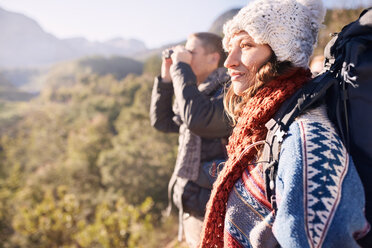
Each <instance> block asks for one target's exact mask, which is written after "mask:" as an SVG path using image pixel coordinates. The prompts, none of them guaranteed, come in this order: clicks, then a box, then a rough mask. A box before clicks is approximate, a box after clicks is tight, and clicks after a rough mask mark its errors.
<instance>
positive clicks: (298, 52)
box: [223, 0, 326, 67]
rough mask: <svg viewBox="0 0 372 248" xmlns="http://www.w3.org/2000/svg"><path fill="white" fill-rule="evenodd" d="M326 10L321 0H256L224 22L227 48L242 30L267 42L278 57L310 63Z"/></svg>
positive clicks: (304, 63)
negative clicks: (235, 35)
mask: <svg viewBox="0 0 372 248" xmlns="http://www.w3.org/2000/svg"><path fill="white" fill-rule="evenodd" d="M325 12H326V10H325V8H324V7H323V3H322V1H321V0H254V1H252V2H250V3H249V4H248V5H247V6H246V7H244V8H242V9H241V10H240V11H239V13H238V14H237V15H236V16H235V17H234V18H233V19H232V20H230V21H228V22H227V23H226V24H225V25H224V27H223V32H224V34H225V37H224V39H223V45H224V48H225V50H227V49H226V48H227V44H228V43H229V41H230V39H231V37H232V36H233V35H234V34H236V33H237V32H239V31H242V30H243V31H246V32H247V33H248V34H249V35H250V36H251V37H252V38H253V40H254V41H255V42H256V43H257V44H268V45H269V46H270V47H271V49H272V50H273V51H274V53H275V55H276V56H277V59H278V61H290V62H292V63H293V64H294V65H295V66H298V67H307V66H308V64H309V57H310V56H311V54H312V52H313V48H314V45H315V43H316V41H317V35H318V31H319V28H320V27H321V26H322V24H321V23H322V22H323V19H324V15H325Z"/></svg>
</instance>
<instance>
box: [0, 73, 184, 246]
mask: <svg viewBox="0 0 372 248" xmlns="http://www.w3.org/2000/svg"><path fill="white" fill-rule="evenodd" d="M65 79H66V78H65ZM53 80H56V82H57V81H58V82H59V83H58V87H46V88H45V89H44V90H43V91H42V92H41V94H40V97H38V98H36V99H34V100H33V101H31V102H30V103H29V104H28V106H24V108H23V110H22V111H20V112H19V113H18V115H17V116H18V117H17V118H16V119H14V120H13V121H12V122H11V124H10V123H8V124H6V123H7V122H6V121H5V118H4V119H1V118H0V127H1V129H0V130H2V132H1V133H0V146H1V148H2V150H0V158H2V160H1V161H2V163H1V164H0V185H1V188H0V200H1V204H0V210H1V213H2V214H1V215H0V228H2V229H1V231H0V243H1V244H4V245H5V246H6V247H17V246H19V247H141V245H143V244H145V243H147V244H149V245H148V246H146V247H157V245H158V243H157V242H156V241H155V240H157V239H158V238H157V235H155V233H156V231H155V230H156V229H154V225H156V223H157V222H158V221H159V220H161V210H163V209H164V207H165V206H166V204H167V193H166V192H167V183H168V180H169V178H170V175H171V172H172V166H173V164H174V161H175V156H176V144H177V143H176V141H177V135H165V134H162V133H159V132H157V131H156V130H154V129H153V128H152V127H151V126H150V122H149V116H148V111H149V104H150V97H151V89H152V83H153V77H152V76H150V75H147V74H145V75H142V76H135V75H133V74H130V75H128V76H127V77H126V78H125V79H123V80H117V79H116V78H115V76H113V75H105V76H101V75H95V74H90V75H88V74H86V75H82V74H81V75H75V76H74V77H73V80H72V81H71V82H72V83H71V84H69V83H67V84H66V85H63V84H62V82H63V81H59V80H62V79H61V78H59V77H58V76H57V78H54V79H53V78H52V79H51V81H52V82H53ZM4 106H5V105H4ZM17 168H18V169H17ZM17 180H18V184H17V187H15V186H14V183H12V181H13V182H14V181H17ZM12 185H13V186H12ZM149 197H151V198H150V199H152V200H151V201H150V200H148V199H149ZM151 244H152V245H151ZM0 247H1V246H0Z"/></svg>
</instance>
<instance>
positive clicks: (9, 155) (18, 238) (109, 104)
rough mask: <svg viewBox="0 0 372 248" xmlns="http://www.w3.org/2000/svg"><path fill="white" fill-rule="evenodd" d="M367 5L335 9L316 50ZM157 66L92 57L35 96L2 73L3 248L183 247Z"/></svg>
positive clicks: (46, 79) (50, 77)
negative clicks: (155, 102)
mask: <svg viewBox="0 0 372 248" xmlns="http://www.w3.org/2000/svg"><path fill="white" fill-rule="evenodd" d="M360 12H361V11H360V10H332V11H328V13H327V17H326V25H325V29H324V30H322V33H321V34H320V37H319V41H320V46H319V48H317V49H316V53H318V54H319V53H321V50H322V49H323V47H324V45H325V44H326V42H327V41H328V40H329V39H330V37H329V35H328V34H329V33H333V32H338V31H340V28H341V27H342V26H343V25H344V24H346V23H348V22H350V21H351V20H353V19H356V18H357V16H358V15H359V13H360ZM124 64H125V65H126V66H125V68H123V67H122V65H124ZM159 72H160V58H159V56H158V55H154V56H152V57H147V59H146V60H145V61H144V63H140V62H137V61H133V60H132V59H128V58H111V59H107V58H100V57H89V58H85V59H82V60H76V61H70V62H66V63H60V64H58V65H55V67H53V69H52V70H50V71H48V72H47V73H45V74H44V76H43V77H41V78H40V77H39V78H38V77H35V78H34V80H36V81H37V82H35V83H40V93H39V94H38V95H32V96H30V95H27V94H26V93H24V92H23V93H21V92H20V91H19V88H16V87H14V86H12V85H11V84H9V82H7V81H6V79H4V78H2V77H0V247H4V248H5V247H30V248H33V247H35V248H36V247H38V248H39V247H48V248H49V247H65V248H67V247H70V248H78V247H79V248H80V247H97V248H98V247H150V248H151V247H166V246H167V245H168V247H181V244H177V242H176V241H174V239H175V237H176V233H177V221H176V220H177V217H176V214H174V215H172V216H171V217H170V218H166V217H164V216H163V215H162V211H163V210H164V209H165V207H166V205H167V184H168V180H169V178H170V176H171V173H172V170H173V166H174V162H175V158H176V152H177V134H163V133H161V132H158V131H156V130H154V129H153V128H152V127H151V126H150V121H149V114H148V113H149V104H150V98H151V89H152V84H153V78H154V77H155V76H156V75H158V74H159ZM2 91H3V93H2ZM10 93H12V95H10ZM22 94H26V95H22ZM31 98H32V99H31ZM169 244H171V245H169Z"/></svg>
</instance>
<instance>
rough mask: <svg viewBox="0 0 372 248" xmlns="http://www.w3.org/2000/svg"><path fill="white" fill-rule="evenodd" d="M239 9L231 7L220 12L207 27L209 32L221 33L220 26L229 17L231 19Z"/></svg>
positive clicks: (221, 26)
mask: <svg viewBox="0 0 372 248" xmlns="http://www.w3.org/2000/svg"><path fill="white" fill-rule="evenodd" d="M239 10H240V9H231V10H228V11H226V12H224V13H223V14H221V15H220V16H219V17H217V19H216V20H215V21H214V22H213V23H212V25H211V27H210V28H209V32H212V33H215V34H218V35H222V28H223V25H224V24H225V23H226V22H227V21H228V20H230V19H232V18H233V17H234V16H235V15H236V14H237V13H238V12H239Z"/></svg>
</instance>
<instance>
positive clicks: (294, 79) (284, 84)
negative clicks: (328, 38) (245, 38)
mask: <svg viewBox="0 0 372 248" xmlns="http://www.w3.org/2000/svg"><path fill="white" fill-rule="evenodd" d="M310 77H311V73H310V71H309V70H305V69H297V70H294V71H291V72H290V73H288V74H286V75H284V76H280V77H278V78H276V79H275V80H272V81H271V82H269V83H267V84H266V85H265V86H264V87H263V88H261V89H259V90H258V91H257V93H256V94H255V95H254V96H253V97H252V98H250V99H249V100H248V102H247V104H246V105H245V107H244V109H243V111H242V113H241V115H240V117H239V118H238V121H237V125H236V126H235V128H234V130H233V133H232V135H231V136H230V138H229V144H228V146H227V150H228V154H229V158H228V160H227V162H226V164H225V167H224V169H223V170H222V171H221V173H220V175H219V176H218V178H217V181H216V182H215V184H214V186H213V190H212V194H211V198H210V200H209V202H208V204H207V212H206V215H205V220H204V227H203V232H202V240H201V245H200V247H202V248H206V247H223V245H224V244H223V235H224V233H223V232H224V220H225V213H226V205H227V200H228V197H229V193H230V191H231V190H232V188H233V186H234V184H235V182H236V181H237V180H238V179H239V177H241V175H242V173H243V171H244V169H245V168H247V165H248V164H249V163H251V162H252V161H254V159H255V155H256V154H257V150H256V149H250V150H249V151H248V152H247V153H245V154H244V155H243V156H241V153H242V151H243V150H244V149H245V148H246V147H248V146H249V145H250V144H252V143H254V142H256V141H260V140H264V139H265V138H266V134H267V129H266V127H265V124H266V123H267V122H268V121H269V120H270V119H271V118H272V117H273V116H274V114H275V113H276V111H278V109H279V107H280V105H281V104H282V103H283V102H284V101H285V100H286V99H287V98H289V97H290V96H291V95H293V94H294V93H295V92H296V91H297V90H298V89H299V88H300V87H301V86H302V85H304V84H305V83H306V82H307V81H309V79H310ZM240 156H241V157H240Z"/></svg>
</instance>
